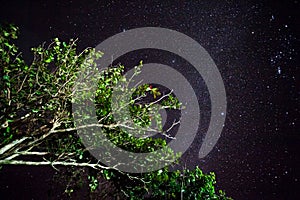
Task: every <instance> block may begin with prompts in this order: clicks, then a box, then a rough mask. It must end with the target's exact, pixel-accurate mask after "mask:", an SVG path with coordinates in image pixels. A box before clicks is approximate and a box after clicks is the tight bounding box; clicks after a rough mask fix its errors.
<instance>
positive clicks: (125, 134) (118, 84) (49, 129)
mask: <svg viewBox="0 0 300 200" xmlns="http://www.w3.org/2000/svg"><path fill="white" fill-rule="evenodd" d="M17 36H18V28H17V27H16V26H14V25H10V24H9V25H7V24H6V25H1V26H0V56H1V58H0V65H1V71H0V85H1V91H0V110H1V116H0V125H1V136H0V166H6V165H37V166H42V165H49V166H52V167H53V168H55V169H58V168H64V169H66V170H69V169H71V170H70V171H71V174H70V175H66V174H61V177H63V176H69V178H68V180H69V181H68V183H67V184H66V186H65V187H66V189H65V193H66V195H70V196H71V197H72V195H73V194H74V193H76V188H77V187H78V185H80V182H81V181H82V180H83V177H86V179H87V180H88V181H89V190H90V192H91V193H95V194H97V195H96V196H94V198H96V199H97V198H99V199H105V198H107V199H109V198H112V199H182V198H183V199H230V198H228V197H226V196H225V193H224V192H222V191H219V192H217V191H215V186H214V185H215V183H216V182H215V175H214V173H210V174H204V173H203V172H202V171H201V170H200V169H199V168H198V167H197V168H195V169H194V170H188V169H186V170H183V171H179V170H177V171H169V168H168V167H164V168H162V169H159V170H155V171H152V172H148V173H141V174H137V173H127V172H123V171H121V170H119V169H118V168H117V167H114V166H108V165H105V164H103V163H101V160H99V161H98V160H97V159H96V158H95V157H94V156H93V155H92V154H91V153H90V152H91V150H92V149H93V148H94V146H93V144H94V143H97V145H98V146H99V145H100V146H101V145H103V143H101V140H100V141H98V140H97V137H96V139H95V138H92V139H91V140H92V142H91V143H89V144H90V145H91V146H86V145H84V144H83V141H82V140H83V138H84V139H86V140H89V139H90V138H89V137H90V134H85V132H82V131H81V134H83V135H82V136H81V135H79V134H78V130H79V129H80V130H84V129H85V128H87V127H100V128H101V129H102V130H103V132H104V134H105V136H106V137H107V138H108V139H109V141H111V142H112V144H114V145H116V146H118V147H120V148H122V149H124V150H126V151H131V152H139V153H147V152H154V151H155V150H157V149H160V148H164V147H166V146H167V142H166V139H173V138H172V137H171V136H170V135H169V134H168V131H170V130H171V129H172V128H173V127H175V126H179V125H180V121H176V122H174V123H173V124H172V126H170V127H169V128H168V129H167V130H163V127H162V118H161V116H160V114H159V113H158V112H159V110H160V109H174V110H181V109H182V108H181V104H180V102H179V101H178V100H177V99H176V97H175V96H174V95H173V94H172V91H170V92H168V93H162V92H161V91H160V90H159V88H158V87H154V86H152V85H149V84H144V85H139V86H138V87H137V88H135V89H132V88H129V87H128V83H130V82H131V81H133V79H132V77H134V76H138V74H139V73H140V71H141V69H142V62H140V63H139V64H138V65H137V66H136V67H135V68H134V73H133V74H132V77H125V76H123V74H124V71H125V67H124V66H123V65H121V64H119V65H117V66H111V67H109V68H107V69H106V70H104V71H101V72H99V75H98V76H93V75H94V74H93V73H87V74H84V75H86V77H85V78H93V77H96V78H97V81H98V85H96V90H95V93H94V94H91V91H92V90H88V89H83V90H80V88H88V86H87V85H84V83H83V85H80V86H78V85H76V79H77V78H78V76H79V73H81V69H82V67H85V68H87V69H90V68H89V67H90V66H96V65H97V63H96V61H97V59H101V56H102V54H103V53H102V52H98V51H96V50H95V49H94V48H86V49H85V50H83V51H82V52H78V50H77V47H76V42H77V40H73V39H71V40H70V41H68V42H63V41H60V40H59V39H58V38H55V39H53V40H52V42H50V43H49V44H47V43H43V44H42V45H40V46H38V47H36V48H32V53H33V61H32V63H30V64H28V63H26V62H25V61H24V59H23V58H22V54H21V52H20V51H19V50H18V48H17V46H16V45H15V44H14V41H15V40H16V39H17ZM104 53H105V52H104ZM85 72H87V71H85ZM81 75H82V74H81ZM77 86H78V87H77ZM74 88H75V89H74ZM114 90H115V91H116V90H119V92H120V94H121V95H120V99H118V101H115V102H113V101H111V99H112V95H113V91H114ZM128 93H129V94H132V95H131V96H130V99H129V101H128V99H126V98H122V97H123V96H122V94H128ZM76 94H80V95H79V96H78V95H77V96H76ZM79 97H80V98H79ZM91 97H93V99H90V101H86V102H83V101H82V100H83V99H89V98H91ZM90 102H92V103H93V104H94V105H95V106H94V105H90V104H89V103H90ZM74 104H76V105H81V104H84V105H86V106H85V107H84V109H89V108H90V107H91V106H94V107H95V111H96V115H97V120H98V123H96V124H87V123H85V125H82V126H80V125H78V124H77V123H75V121H74V114H76V113H74V112H73V111H72V105H74ZM112 104H113V105H112ZM157 104H159V105H161V106H160V107H157V106H156V105H157ZM112 107H114V108H115V109H112ZM79 108H82V107H80V106H79ZM128 108H129V112H130V115H131V118H132V120H128V119H127V118H122V116H123V115H120V118H119V120H118V121H116V119H115V116H116V115H118V114H120V113H122V112H124V109H128ZM84 113H86V112H84ZM77 114H78V115H79V116H80V114H81V112H80V111H79V113H77ZM80 119H81V120H82V121H84V122H89V116H88V115H83V116H80ZM154 122H155V123H154ZM153 124H155V125H154V126H153ZM89 130H91V129H89ZM145 131H152V132H155V133H158V134H159V135H160V137H157V138H154V137H151V136H149V135H147V134H145ZM132 132H134V135H133V134H132ZM136 135H139V136H140V137H136ZM167 149H168V148H167ZM168 152H169V154H167V155H168V156H165V157H163V158H162V157H161V155H159V154H158V155H157V157H152V158H149V159H152V160H153V159H154V160H155V159H158V157H159V158H160V160H157V162H161V161H162V160H163V161H166V162H167V161H169V160H172V161H173V160H178V157H179V156H180V155H177V154H172V150H171V149H168ZM99 153H100V154H102V155H101V157H103V158H106V159H107V160H110V159H111V160H112V159H113V158H114V155H112V154H110V153H109V152H99ZM154 163H155V162H154ZM141 165H143V163H142V164H141ZM83 169H87V170H83ZM100 182H103V183H105V185H106V186H107V187H105V192H104V193H101V192H99V188H100V187H102V188H101V190H103V186H100V184H99V183H100Z"/></svg>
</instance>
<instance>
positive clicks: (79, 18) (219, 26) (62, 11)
mask: <svg viewBox="0 0 300 200" xmlns="http://www.w3.org/2000/svg"><path fill="white" fill-rule="evenodd" d="M53 2H55V3H50V1H31V2H30V1H25V0H24V1H15V0H9V1H1V4H0V5H1V8H0V20H1V22H2V21H6V22H12V23H15V24H16V25H17V26H19V27H20V33H21V34H20V37H19V40H18V42H17V43H18V45H19V46H20V49H21V51H23V52H24V54H23V55H24V57H25V59H26V60H27V62H30V61H31V59H32V57H31V56H32V55H31V54H30V51H29V49H30V48H31V47H33V46H37V45H38V44H41V43H42V42H44V41H47V42H49V41H50V40H51V39H53V38H54V37H58V38H60V39H62V40H69V39H70V38H79V43H78V46H79V49H81V50H82V49H84V48H86V47H88V46H91V47H95V46H97V45H98V44H99V43H101V42H102V41H103V40H105V39H106V38H108V37H110V36H113V35H115V34H117V33H120V32H123V31H126V30H129V29H133V28H138V27H146V26H152V27H163V28H168V29H173V30H176V31H179V32H182V33H184V34H186V35H188V36H189V37H191V38H193V39H194V40H196V41H197V42H198V43H199V44H201V45H202V46H203V47H204V48H205V49H206V50H207V51H208V53H209V54H210V56H211V57H212V58H213V60H214V61H215V63H216V65H217V67H218V68H219V71H220V73H221V75H222V78H223V80H224V85H225V89H226V93H227V115H226V123H225V126H224V129H223V132H222V136H221V138H220V139H219V141H218V143H217V145H216V146H215V148H214V149H213V151H212V152H210V154H209V155H208V156H207V157H205V158H204V159H202V160H199V159H198V151H199V147H200V145H201V134H202V133H203V132H205V130H206V129H207V125H208V122H209V121H208V120H209V112H210V111H209V109H210V105H209V104H210V101H209V95H208V92H207V89H206V87H205V84H204V82H203V81H202V78H201V77H197V76H196V75H195V73H193V70H192V69H191V66H189V64H188V63H187V62H186V61H185V60H184V59H182V58H180V57H178V56H176V55H174V54H170V53H167V52H159V51H157V50H144V51H139V52H132V53H130V54H128V55H126V56H125V57H124V58H121V59H120V60H119V61H120V62H122V63H124V64H125V65H127V66H133V65H136V64H137V63H139V60H143V61H144V63H150V62H160V63H164V64H167V65H169V66H173V67H174V68H177V69H178V70H179V71H180V70H181V71H182V72H183V73H185V74H184V75H185V76H186V77H188V79H189V81H190V82H191V84H193V83H194V84H195V83H196V82H197V83H199V82H200V83H202V84H200V86H199V85H198V88H197V87H196V86H195V87H196V89H198V91H199V93H197V96H198V98H200V99H202V100H203V101H202V105H200V107H201V109H202V110H203V111H202V112H201V119H202V121H201V125H200V126H199V136H198V137H197V138H196V139H195V141H194V143H193V144H192V146H191V147H190V149H189V150H188V151H187V152H186V153H185V154H184V156H183V157H182V161H183V162H184V163H186V165H187V166H189V167H190V168H192V167H194V166H196V165H198V166H199V167H200V168H201V169H203V170H204V171H205V172H209V171H214V172H215V173H216V176H217V187H218V189H223V190H225V191H226V193H227V194H228V195H229V196H231V197H233V198H234V199H296V197H298V198H299V195H300V187H299V185H300V184H299V181H300V173H299V169H300V158H299V145H300V136H299V94H300V90H299V83H300V82H299V69H300V68H299V54H298V51H299V30H300V20H299V13H300V6H299V4H300V3H299V1H254V0H253V1H250V0H249V1H246V0H245V1H244V0H240V1H221V0H219V1H215V0H207V1H196V0H195V1H151V2H150V1H132V2H131V1H126V0H123V1H120V2H117V1H110V2H109V1H107V2H106V1H83V0H82V1H75V0H73V1H71V0H65V1H53ZM119 61H118V62H119ZM189 69H190V70H189ZM297 82H298V84H296V83H297ZM53 174H54V170H53V169H52V168H50V167H49V168H45V167H35V168H34V167H11V166H10V167H4V168H3V169H2V170H1V171H0V194H1V199H32V198H33V199H47V196H48V195H51V196H52V197H53V198H54V199H55V197H56V195H57V194H56V192H55V191H57V192H58V191H60V189H59V188H55V185H52V183H53V182H51V177H52V175H53ZM60 192H61V191H60ZM2 197H5V198H2Z"/></svg>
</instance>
